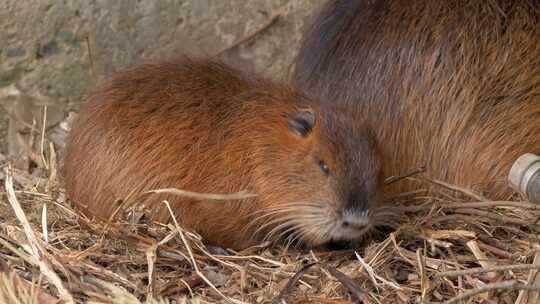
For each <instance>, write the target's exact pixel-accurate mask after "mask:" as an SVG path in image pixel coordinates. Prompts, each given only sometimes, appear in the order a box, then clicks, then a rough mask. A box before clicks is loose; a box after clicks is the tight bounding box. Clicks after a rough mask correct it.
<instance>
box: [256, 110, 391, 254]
mask: <svg viewBox="0 0 540 304" xmlns="http://www.w3.org/2000/svg"><path fill="white" fill-rule="evenodd" d="M285 120H286V128H282V129H281V131H280V133H281V134H280V135H276V136H275V137H276V141H275V142H274V143H275V144H274V145H273V146H274V147H273V148H272V151H273V152H274V153H273V155H272V156H271V157H267V158H265V159H266V160H267V161H268V162H269V163H267V165H266V166H265V167H266V168H267V169H266V170H267V171H266V174H265V176H266V179H265V186H266V187H269V188H271V189H272V191H273V192H271V193H266V194H265V196H266V199H265V201H266V202H267V204H269V205H268V206H265V207H266V208H264V210H263V214H262V215H261V216H260V217H259V219H262V220H263V221H262V222H261V221H257V222H258V225H259V231H261V232H263V233H264V236H263V237H266V238H267V239H270V240H272V241H285V242H292V243H300V244H303V245H307V246H318V245H323V244H326V243H329V242H334V241H353V240H358V239H360V238H362V236H363V235H364V234H365V233H366V232H367V231H368V230H369V229H370V228H371V227H372V226H373V216H374V213H375V209H376V207H377V205H378V204H379V203H380V201H381V200H382V194H381V187H380V185H381V176H380V172H381V170H380V163H379V162H380V160H379V154H378V151H377V148H376V144H375V140H374V136H373V135H372V134H371V132H370V131H369V130H368V128H366V127H362V126H359V122H358V121H356V120H355V119H354V117H352V115H350V113H347V112H346V111H344V110H343V109H339V108H337V107H334V106H324V108H316V107H315V108H314V107H308V108H303V109H302V108H299V109H295V110H294V111H291V112H290V113H286V115H285ZM285 143H286V144H285Z"/></svg>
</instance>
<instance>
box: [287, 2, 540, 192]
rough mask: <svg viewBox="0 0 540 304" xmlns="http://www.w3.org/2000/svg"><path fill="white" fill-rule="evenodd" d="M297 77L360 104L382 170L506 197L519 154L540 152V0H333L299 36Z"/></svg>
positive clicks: (323, 95)
mask: <svg viewBox="0 0 540 304" xmlns="http://www.w3.org/2000/svg"><path fill="white" fill-rule="evenodd" d="M292 82H293V83H294V84H296V85H297V86H299V87H300V88H302V89H304V90H307V91H309V92H310V93H312V94H313V95H314V96H317V97H318V98H320V99H321V100H328V101H336V102H338V103H341V104H344V105H346V106H348V107H352V108H353V109H355V110H356V111H358V112H360V113H362V114H361V116H362V117H364V118H365V119H367V124H368V126H369V127H371V128H372V130H373V132H374V133H375V134H376V135H375V136H376V141H377V142H378V143H379V146H380V151H381V156H382V165H383V168H382V170H383V175H384V176H393V175H400V174H403V173H404V172H407V170H409V171H410V170H411V169H413V168H418V167H421V166H425V168H426V172H425V174H426V175H427V176H428V177H431V178H434V179H437V180H441V181H444V182H447V183H451V184H454V185H457V186H461V187H465V188H469V189H472V190H474V191H477V192H479V193H483V194H484V195H486V196H488V197H490V198H493V199H504V198H508V196H509V195H511V191H510V189H509V187H508V186H507V184H506V177H507V174H508V171H509V170H510V167H511V165H512V163H513V162H514V161H515V160H516V159H517V158H518V157H519V156H520V155H522V154H524V153H527V152H531V153H538V152H540V2H538V1H518V0H516V1H506V0H493V1H468V0H416V1H404V0H401V1H388V0H374V1H360V0H331V1H329V2H328V3H327V4H326V5H325V6H324V7H323V9H322V11H321V12H320V13H319V14H318V15H317V16H316V18H315V20H314V21H313V24H312V25H311V27H310V28H309V29H308V30H307V31H306V33H305V35H304V40H303V43H302V46H301V50H300V52H299V54H298V56H297V58H296V62H295V69H294V71H293V73H292ZM393 187H394V188H393V189H387V191H396V192H399V191H412V190H415V188H416V187H418V185H416V184H414V183H412V182H410V181H405V180H402V181H400V183H395V186H394V185H393Z"/></svg>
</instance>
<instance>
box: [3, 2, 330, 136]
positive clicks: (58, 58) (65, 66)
mask: <svg viewBox="0 0 540 304" xmlns="http://www.w3.org/2000/svg"><path fill="white" fill-rule="evenodd" d="M323 2H324V0H293V1H285V0H234V1H223V0H213V1H211V0H176V1H173V0H163V1H134V0H119V1H107V0H93V1H67V0H66V1H58V0H40V1H34V0H33V1H20V0H2V1H0V88H1V87H5V86H8V85H10V84H16V85H17V86H19V87H21V88H22V89H23V90H25V91H26V92H28V93H29V94H39V95H43V96H47V97H50V98H52V99H54V100H55V102H56V103H57V104H58V105H59V106H60V108H61V109H63V111H67V110H71V109H76V108H77V104H78V103H79V102H80V100H81V98H82V96H83V95H84V94H85V92H87V91H88V90H89V89H90V88H92V87H93V86H94V85H95V84H96V83H97V82H98V81H99V80H101V79H103V78H104V77H107V75H110V73H111V72H113V71H115V70H118V69H121V68H124V67H126V66H129V65H132V64H135V63H138V62H141V61H143V60H145V59H149V58H163V57H168V56H172V55H174V54H177V53H191V54H206V55H214V54H217V53H218V52H220V51H221V50H223V49H225V48H227V47H228V46H230V45H232V44H234V43H235V41H238V39H241V38H242V37H244V36H246V35H247V34H249V33H251V32H252V31H254V30H256V29H258V28H260V27H261V26H262V25H264V24H265V23H266V22H267V21H268V20H269V19H270V18H271V16H273V15H274V14H276V13H278V12H279V13H281V17H280V18H279V20H278V21H277V22H276V23H274V24H273V25H272V26H271V27H269V28H268V29H267V30H266V31H264V32H261V33H259V34H258V35H257V36H256V37H255V38H254V39H252V40H250V41H249V42H246V43H244V44H242V45H240V46H239V47H236V48H234V49H231V50H229V51H228V52H226V53H224V54H222V55H220V56H219V57H220V58H222V59H224V60H225V61H227V62H230V63H233V64H235V65H239V66H242V67H244V68H245V69H247V70H254V71H257V72H260V73H263V74H265V75H267V76H269V77H272V78H278V79H279V78H284V77H286V76H287V73H288V71H289V68H290V65H291V63H292V61H293V58H294V56H295V55H296V52H297V49H298V46H299V43H300V39H301V33H302V30H303V28H304V24H305V23H306V21H307V20H308V16H309V15H310V14H311V13H312V12H313V11H314V10H315V9H317V8H318V7H320V5H321V4H322V3H323ZM0 104H1V103H0ZM0 112H1V113H0V122H3V121H5V120H6V118H5V115H6V113H5V109H3V110H1V111H0ZM2 126H4V127H5V123H0V134H5V133H2V132H4V131H1V128H2ZM0 144H1V141H0Z"/></svg>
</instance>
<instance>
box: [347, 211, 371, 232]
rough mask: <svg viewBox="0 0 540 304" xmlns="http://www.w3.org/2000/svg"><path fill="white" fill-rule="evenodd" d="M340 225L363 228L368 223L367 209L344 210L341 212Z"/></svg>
mask: <svg viewBox="0 0 540 304" xmlns="http://www.w3.org/2000/svg"><path fill="white" fill-rule="evenodd" d="M340 220H341V226H342V227H343V228H344V229H356V230H363V229H365V228H366V227H367V226H368V225H369V223H370V219H369V210H364V211H361V212H358V211H356V210H345V211H343V212H342V213H341V219H340Z"/></svg>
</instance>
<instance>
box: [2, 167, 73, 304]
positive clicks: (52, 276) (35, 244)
mask: <svg viewBox="0 0 540 304" xmlns="http://www.w3.org/2000/svg"><path fill="white" fill-rule="evenodd" d="M12 174H13V172H12V171H11V166H10V165H8V166H7V168H6V169H5V176H6V177H5V179H6V180H5V188H6V193H7V198H8V201H9V203H10V204H11V207H12V208H13V210H14V211H15V215H16V216H17V219H18V220H19V222H20V224H21V225H22V227H23V229H24V232H25V234H26V237H27V239H28V242H29V244H30V248H31V250H32V251H31V254H32V256H33V257H34V259H35V260H36V261H37V262H38V265H39V269H40V270H41V272H42V273H43V275H44V276H45V277H47V278H48V279H49V280H50V281H51V283H52V284H54V286H55V287H56V288H57V289H58V293H59V295H60V298H61V299H62V300H64V301H65V302H66V303H74V299H73V296H72V295H71V294H70V293H69V291H68V290H67V289H66V288H65V287H64V284H63V282H62V280H61V279H60V277H58V275H57V274H56V272H54V270H53V269H52V268H51V266H50V265H49V263H48V261H47V252H46V251H45V249H43V247H42V246H41V243H40V242H39V241H38V238H37V237H36V234H35V233H34V230H33V229H32V226H31V225H30V223H29V222H28V219H27V218H26V215H25V213H24V211H23V210H22V208H21V205H20V204H19V201H18V200H17V197H16V196H15V191H14V189H13V177H12Z"/></svg>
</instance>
